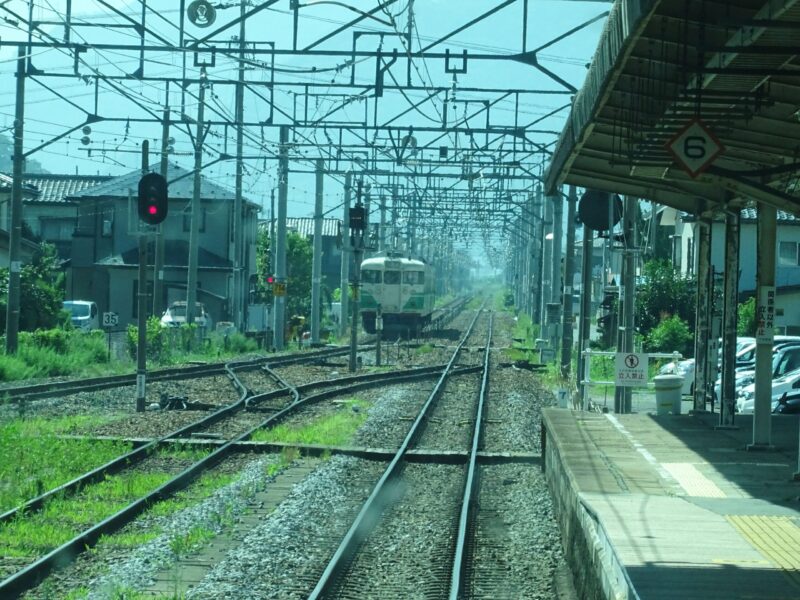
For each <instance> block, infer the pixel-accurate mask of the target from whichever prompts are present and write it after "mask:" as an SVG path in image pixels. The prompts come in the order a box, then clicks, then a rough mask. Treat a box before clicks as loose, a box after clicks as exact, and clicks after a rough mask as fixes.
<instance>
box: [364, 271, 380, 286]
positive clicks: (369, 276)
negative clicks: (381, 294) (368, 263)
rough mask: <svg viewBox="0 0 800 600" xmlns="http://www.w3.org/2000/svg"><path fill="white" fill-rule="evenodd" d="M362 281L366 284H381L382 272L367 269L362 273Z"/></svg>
mask: <svg viewBox="0 0 800 600" xmlns="http://www.w3.org/2000/svg"><path fill="white" fill-rule="evenodd" d="M361 280H362V281H363V282H364V283H380V282H381V271H375V270H371V269H366V270H364V271H361Z"/></svg>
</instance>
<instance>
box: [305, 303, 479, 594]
mask: <svg viewBox="0 0 800 600" xmlns="http://www.w3.org/2000/svg"><path fill="white" fill-rule="evenodd" d="M480 315H481V311H480V310H479V311H478V312H477V313H476V315H475V318H474V319H473V320H472V323H471V324H470V326H469V328H468V329H467V331H466V333H465V335H464V336H463V338H462V339H461V341H460V343H459V344H458V345H457V347H456V349H455V351H454V352H453V354H452V356H451V358H450V361H449V363H448V365H447V367H446V368H445V369H444V370H443V372H442V374H441V376H440V378H439V380H438V382H437V384H436V386H435V387H434V389H433V391H432V392H431V394H430V396H429V397H428V400H427V401H426V402H425V404H424V406H423V407H422V409H421V410H420V411H419V414H418V415H417V417H416V419H415V421H414V423H413V424H412V426H411V427H410V429H409V431H408V434H407V435H406V438H405V440H404V441H403V443H402V445H401V446H400V449H399V450H398V452H397V453H396V454H395V456H394V458H393V459H392V461H391V462H390V464H389V466H388V467H387V469H386V471H385V472H384V473H383V475H382V476H381V478H380V480H379V481H378V483H377V484H376V486H375V488H374V489H373V491H372V493H371V494H370V497H369V498H368V499H367V501H366V502H365V503H364V505H363V506H362V508H361V510H360V512H359V514H358V516H357V517H356V519H355V521H354V522H353V524H352V525H351V527H350V529H349V531H348V532H347V534H346V535H345V537H344V539H343V540H342V542H341V543H340V545H339V547H338V549H337V550H336V552H335V553H334V555H333V557H332V558H331V560H330V561H329V562H328V565H327V566H326V567H325V570H324V571H323V573H322V575H321V576H320V578H319V581H318V582H317V584H316V586H315V587H314V590H313V591H312V593H311V595H310V598H311V599H321V598H352V597H372V596H373V595H374V594H375V593H378V592H379V591H380V590H383V593H388V594H389V595H397V596H398V597H403V596H407V595H411V594H417V595H419V594H420V593H423V592H424V595H425V596H426V597H441V596H442V591H443V590H442V589H441V588H442V585H445V586H446V585H447V584H446V582H447V581H451V585H452V586H455V588H454V589H455V590H456V592H455V593H456V594H457V593H458V590H460V589H461V587H462V583H461V573H462V570H463V568H464V567H463V566H462V565H463V562H464V550H463V548H464V544H465V539H466V535H467V533H466V531H467V526H468V520H467V518H466V516H465V514H469V512H468V510H467V509H468V508H471V506H472V494H473V488H474V470H475V464H476V461H477V450H478V440H479V439H480V423H481V411H482V407H483V401H482V399H481V400H479V402H478V412H477V414H476V416H475V421H474V433H473V440H474V441H473V443H472V446H471V451H470V454H469V459H468V464H467V465H463V464H441V456H440V457H439V460H438V461H437V462H438V464H436V463H434V464H429V463H424V464H409V461H408V460H407V456H408V453H409V451H410V450H411V449H412V448H413V447H419V441H420V440H421V439H422V438H424V436H425V433H426V428H427V421H428V419H429V418H430V416H431V415H432V414H433V413H434V409H435V407H436V406H437V403H438V402H439V400H440V398H441V397H442V395H443V394H444V393H445V388H446V386H447V384H448V383H449V382H450V381H451V377H450V376H451V374H452V372H453V368H454V366H455V364H456V360H457V359H458V357H459V355H460V354H461V351H462V348H463V347H464V345H465V344H466V342H467V340H468V339H469V338H470V337H471V335H472V331H473V329H474V327H475V323H476V322H477V320H478V317H479V316H480ZM490 343H491V325H489V327H488V337H487V340H486V342H485V351H484V364H483V366H482V371H483V381H484V385H483V386H482V391H483V390H484V388H485V381H486V380H487V378H488V368H489V362H488V361H489V346H490ZM458 395H460V394H458ZM462 399H463V397H462ZM432 435H436V434H432ZM432 462H433V461H432ZM459 489H460V490H462V491H463V494H460V495H458V494H456V491H457V490H459ZM431 492H433V493H431ZM423 496H426V497H427V498H428V499H429V502H426V503H425V504H424V505H420V504H419V502H418V500H419V499H420V498H421V497H423ZM457 497H460V498H461V504H459V503H458V502H457V501H456V498H457ZM458 506H464V507H465V510H467V512H466V513H463V512H462V513H461V514H460V515H459V513H458V510H457V507H458ZM454 537H456V538H457V539H458V542H457V543H456V546H455V556H454V557H453V558H452V563H448V564H447V565H445V564H444V563H443V561H442V559H441V557H442V555H443V554H447V553H448V550H449V549H452V539H454ZM419 540H424V543H422V544H420V543H417V542H418V541H419ZM388 556H392V557H393V558H392V560H391V561H388V559H387V557H388ZM404 558H405V559H407V561H404V560H403V559H404ZM387 562H390V563H391V568H386V565H387ZM449 564H452V565H454V566H453V567H452V569H453V576H452V579H451V578H449V577H446V576H444V575H445V571H447V570H449V569H450V567H449ZM443 569H444V571H443ZM452 589H453V588H452V587H451V597H456V596H453V595H452V593H453V592H452Z"/></svg>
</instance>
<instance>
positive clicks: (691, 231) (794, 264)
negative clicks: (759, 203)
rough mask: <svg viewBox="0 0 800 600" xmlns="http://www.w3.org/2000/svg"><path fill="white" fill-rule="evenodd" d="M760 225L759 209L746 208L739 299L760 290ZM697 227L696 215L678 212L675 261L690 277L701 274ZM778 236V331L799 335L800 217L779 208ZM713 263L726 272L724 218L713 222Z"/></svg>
mask: <svg viewBox="0 0 800 600" xmlns="http://www.w3.org/2000/svg"><path fill="white" fill-rule="evenodd" d="M662 222H663V221H662ZM757 224H758V221H757V214H756V209H755V208H745V209H743V210H742V212H741V220H740V235H739V286H738V287H739V302H743V301H745V300H747V299H748V298H749V297H751V296H754V295H755V292H756V248H757V242H756V240H757ZM697 226H698V225H697V220H696V218H695V217H694V216H693V215H687V214H678V215H676V218H675V243H674V245H673V262H674V264H676V265H679V267H680V272H681V273H682V274H683V275H685V276H688V277H691V276H694V275H696V273H697V261H698V257H697V256H696V254H697V253H696V243H695V242H696V240H695V238H696V236H697ZM775 238H776V239H775V250H776V254H775V257H776V258H775V262H776V265H775V287H776V300H775V327H776V331H775V332H776V333H782V334H786V335H798V334H800V311H797V310H796V308H795V307H796V306H797V305H798V303H800V219H799V218H798V217H796V216H794V215H792V214H790V213H787V212H784V211H778V223H777V230H776V236H775ZM711 265H712V268H713V269H714V272H715V273H718V274H721V273H723V272H724V268H725V223H724V221H722V220H715V221H714V222H713V223H712V229H711Z"/></svg>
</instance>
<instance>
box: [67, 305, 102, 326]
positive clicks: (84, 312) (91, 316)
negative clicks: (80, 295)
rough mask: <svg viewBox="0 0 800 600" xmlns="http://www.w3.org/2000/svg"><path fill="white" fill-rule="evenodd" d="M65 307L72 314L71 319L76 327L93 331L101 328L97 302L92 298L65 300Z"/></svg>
mask: <svg viewBox="0 0 800 600" xmlns="http://www.w3.org/2000/svg"><path fill="white" fill-rule="evenodd" d="M63 307H64V310H65V311H67V312H68V313H69V314H70V321H71V322H72V326H73V327H75V329H80V330H81V331H91V330H92V329H99V328H100V316H99V314H100V313H99V312H98V310H97V304H95V303H94V302H92V301H91V300H65V301H64V303H63Z"/></svg>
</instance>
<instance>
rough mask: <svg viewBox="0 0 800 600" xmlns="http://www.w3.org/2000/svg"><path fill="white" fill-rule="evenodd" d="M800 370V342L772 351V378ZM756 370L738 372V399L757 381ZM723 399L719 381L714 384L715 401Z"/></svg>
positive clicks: (736, 390) (780, 346)
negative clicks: (746, 388) (745, 388)
mask: <svg viewBox="0 0 800 600" xmlns="http://www.w3.org/2000/svg"><path fill="white" fill-rule="evenodd" d="M799 368H800V342H797V341H795V342H786V343H783V344H780V345H775V346H774V347H773V349H772V378H773V379H777V378H779V377H783V376H784V375H786V374H787V373H790V372H791V371H794V370H795V369H799ZM755 378H756V372H755V370H746V371H745V370H737V371H736V380H735V384H734V386H735V392H734V393H735V394H736V396H737V397H738V396H739V394H740V393H741V392H742V390H743V389H744V387H745V386H747V385H750V384H751V383H753V382H754V381H755ZM721 397H722V380H721V379H717V381H716V383H715V384H714V399H715V400H719V399H720V398H721Z"/></svg>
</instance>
